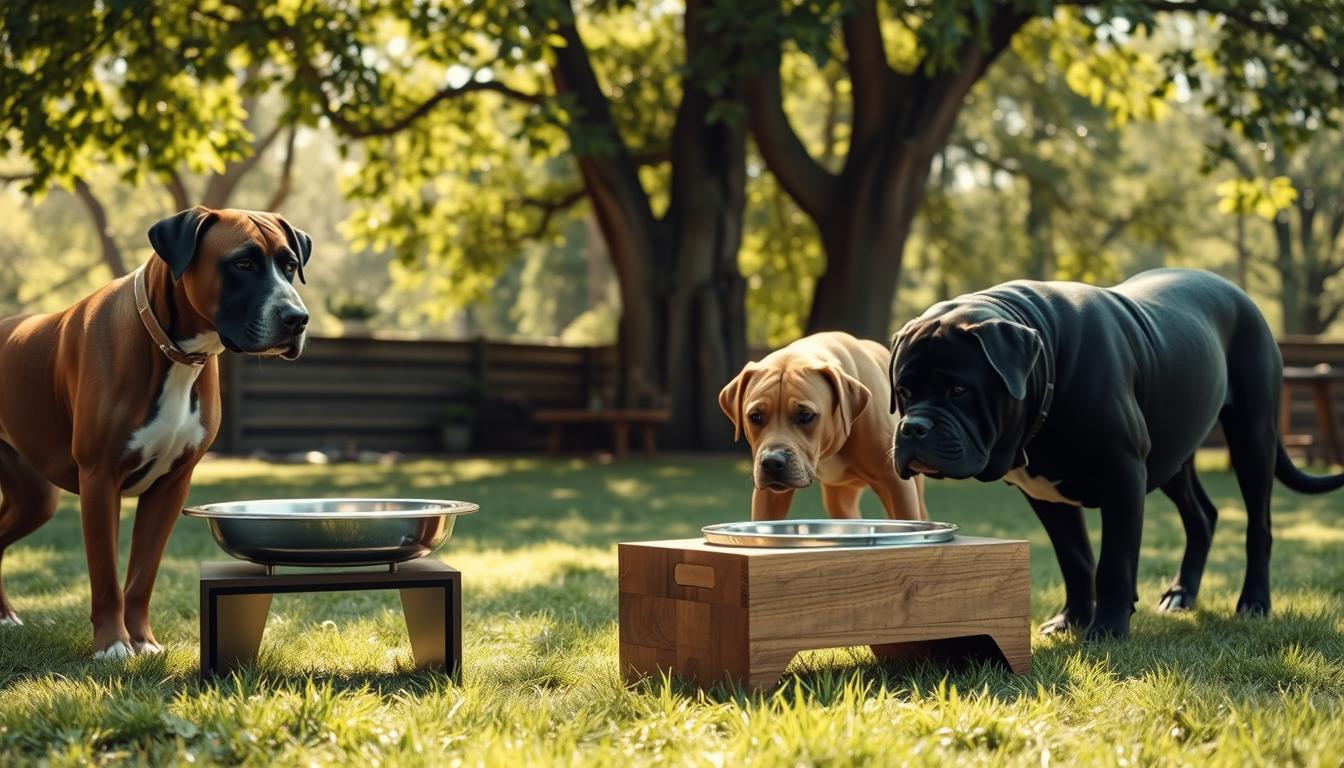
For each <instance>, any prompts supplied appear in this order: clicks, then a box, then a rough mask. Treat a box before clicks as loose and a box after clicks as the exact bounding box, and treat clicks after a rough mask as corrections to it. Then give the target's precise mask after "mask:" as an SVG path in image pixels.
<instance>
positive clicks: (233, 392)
mask: <svg viewBox="0 0 1344 768" xmlns="http://www.w3.org/2000/svg"><path fill="white" fill-rule="evenodd" d="M217 359H218V360H219V367H220V371H219V388H220V394H221V397H220V400H221V403H222V405H221V410H222V411H223V413H221V414H220V429H219V438H218V439H217V440H216V442H215V444H216V445H217V446H218V449H217V450H219V452H220V453H241V452H242V447H243V446H242V443H243V381H242V378H243V377H242V369H241V366H239V365H238V358H237V356H236V355H235V354H234V353H232V352H225V353H224V354H222V355H220V356H219V357H218V358H217Z"/></svg>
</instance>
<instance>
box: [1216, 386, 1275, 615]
mask: <svg viewBox="0 0 1344 768" xmlns="http://www.w3.org/2000/svg"><path fill="white" fill-rule="evenodd" d="M1233 402H1234V405H1229V406H1227V407H1225V408H1224V409H1223V413H1222V416H1221V417H1220V418H1219V421H1220V422H1221V424H1222V425H1223V434H1224V435H1226V436H1227V450H1228V454H1229V455H1230V456H1231V459H1232V469H1233V471H1235V472H1236V474H1237V485H1238V486H1240V488H1241V497H1242V499H1243V501H1244V502H1245V503H1246V580H1245V582H1244V583H1243V584H1242V588H1241V597H1240V598H1239V599H1238V600H1237V613H1238V615H1250V616H1257V615H1263V614H1267V613H1269V603H1270V599H1269V555H1270V548H1271V546H1272V544H1273V536H1272V535H1271V533H1270V530H1269V497H1270V491H1271V490H1272V487H1273V482H1274V459H1275V452H1276V451H1277V449H1278V444H1279V433H1278V427H1277V425H1275V423H1274V416H1275V415H1276V414H1277V413H1278V408H1277V407H1276V406H1277V405H1278V400H1277V398H1275V399H1273V400H1269V399H1260V398H1245V400H1244V401H1239V400H1234V401H1233ZM1260 411H1263V412H1260Z"/></svg>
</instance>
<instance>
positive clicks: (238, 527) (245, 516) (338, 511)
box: [182, 499, 480, 566]
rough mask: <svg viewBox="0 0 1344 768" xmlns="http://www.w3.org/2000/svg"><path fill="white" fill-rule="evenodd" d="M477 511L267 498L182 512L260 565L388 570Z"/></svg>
mask: <svg viewBox="0 0 1344 768" xmlns="http://www.w3.org/2000/svg"><path fill="white" fill-rule="evenodd" d="M478 509H480V507H478V506H476V505H475V504H472V503H470V502H466V501H439V500H435V499H266V500H261V501H230V502H225V503H222V504H203V505H201V506H198V507H188V508H187V509H184V510H182V513H183V514H185V515H190V516H191V517H203V518H206V520H207V521H209V523H210V533H211V535H213V536H214V537H215V542H216V543H217V544H219V546H220V547H221V548H222V549H223V550H224V551H225V552H228V553H229V554H230V555H232V556H234V557H236V558H238V559H239V560H250V561H252V562H254V563H260V564H262V565H268V566H270V565H299V566H310V565H318V566H354V565H390V564H394V563H400V562H404V561H406V560H412V559H414V558H417V557H423V556H424V555H427V554H429V553H430V552H433V551H434V550H435V549H437V548H438V547H439V545H441V544H443V542H445V541H447V540H448V537H449V536H451V535H452V533H453V521H454V520H456V519H457V516H458V515H465V514H469V513H471V512H475V511H476V510H478Z"/></svg>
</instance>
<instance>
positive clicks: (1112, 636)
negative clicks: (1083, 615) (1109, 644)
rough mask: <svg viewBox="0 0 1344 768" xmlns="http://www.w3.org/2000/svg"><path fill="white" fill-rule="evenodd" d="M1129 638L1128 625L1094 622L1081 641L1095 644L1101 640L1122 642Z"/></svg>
mask: <svg viewBox="0 0 1344 768" xmlns="http://www.w3.org/2000/svg"><path fill="white" fill-rule="evenodd" d="M1127 637H1129V624H1127V623H1121V622H1105V621H1100V620H1098V621H1094V622H1092V626H1090V627H1088V628H1087V631H1086V632H1084V633H1083V640H1084V641H1085V642H1089V643H1095V642H1099V641H1102V640H1124V639H1125V638H1127Z"/></svg>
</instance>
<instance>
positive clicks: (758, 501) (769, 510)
mask: <svg viewBox="0 0 1344 768" xmlns="http://www.w3.org/2000/svg"><path fill="white" fill-rule="evenodd" d="M791 504H793V489H792V488H790V489H788V490H787V491H780V492H778V493H776V492H774V491H770V490H766V489H765V488H757V489H756V490H754V491H752V492H751V519H752V520H783V519H784V517H785V516H786V515H788V514H789V506H790V505H791Z"/></svg>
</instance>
